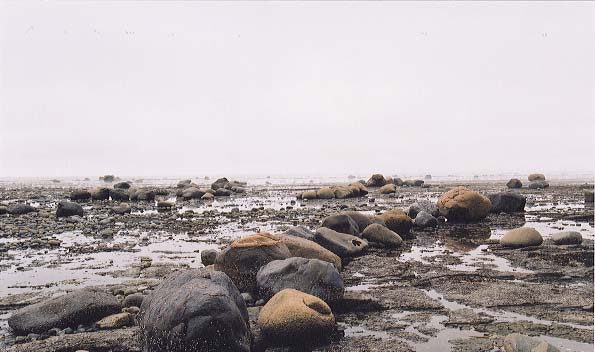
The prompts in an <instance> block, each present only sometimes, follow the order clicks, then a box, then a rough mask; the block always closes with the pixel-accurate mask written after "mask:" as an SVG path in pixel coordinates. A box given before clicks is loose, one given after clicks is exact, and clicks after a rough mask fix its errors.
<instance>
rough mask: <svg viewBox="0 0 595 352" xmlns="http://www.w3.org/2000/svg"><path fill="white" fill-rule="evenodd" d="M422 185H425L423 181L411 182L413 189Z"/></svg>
mask: <svg viewBox="0 0 595 352" xmlns="http://www.w3.org/2000/svg"><path fill="white" fill-rule="evenodd" d="M424 183H425V181H424V180H414V181H413V185H414V186H415V187H421V186H423V184H424Z"/></svg>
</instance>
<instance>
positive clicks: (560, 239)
mask: <svg viewBox="0 0 595 352" xmlns="http://www.w3.org/2000/svg"><path fill="white" fill-rule="evenodd" d="M551 238H552V241H553V242H554V243H555V244H558V245H572V244H581V243H583V236H582V235H581V233H580V232H576V231H562V232H557V233H554V234H552V237H551Z"/></svg>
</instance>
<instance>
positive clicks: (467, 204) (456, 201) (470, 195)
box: [436, 186, 492, 222]
mask: <svg viewBox="0 0 595 352" xmlns="http://www.w3.org/2000/svg"><path fill="white" fill-rule="evenodd" d="M436 205H437V206H438V210H440V215H442V216H444V217H446V218H447V219H448V221H452V222H472V221H478V220H482V219H484V218H485V217H486V216H487V215H488V213H489V211H490V209H491V208H492V203H491V202H490V200H489V199H488V198H487V197H485V196H484V195H481V194H479V193H477V192H474V191H472V190H470V189H468V188H465V187H462V186H460V187H456V188H453V189H451V190H449V191H448V192H446V193H444V194H443V195H442V196H441V197H440V199H438V202H437V203H436Z"/></svg>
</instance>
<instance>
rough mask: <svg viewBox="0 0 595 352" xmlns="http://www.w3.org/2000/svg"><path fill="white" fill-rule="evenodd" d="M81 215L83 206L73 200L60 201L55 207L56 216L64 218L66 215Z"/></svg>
mask: <svg viewBox="0 0 595 352" xmlns="http://www.w3.org/2000/svg"><path fill="white" fill-rule="evenodd" d="M74 215H78V216H83V207H81V206H80V205H79V204H77V203H73V202H60V203H58V207H57V208H56V217H58V218H65V217H68V216H74Z"/></svg>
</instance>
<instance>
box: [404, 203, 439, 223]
mask: <svg viewBox="0 0 595 352" xmlns="http://www.w3.org/2000/svg"><path fill="white" fill-rule="evenodd" d="M422 210H425V211H426V212H427V213H429V214H430V215H432V216H433V217H437V216H439V215H440V211H439V210H438V206H436V203H434V202H431V201H429V200H426V199H421V200H418V201H417V202H415V203H413V204H411V205H410V206H409V209H407V215H409V217H410V218H412V219H415V217H416V216H417V213H419V212H420V211H422Z"/></svg>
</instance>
